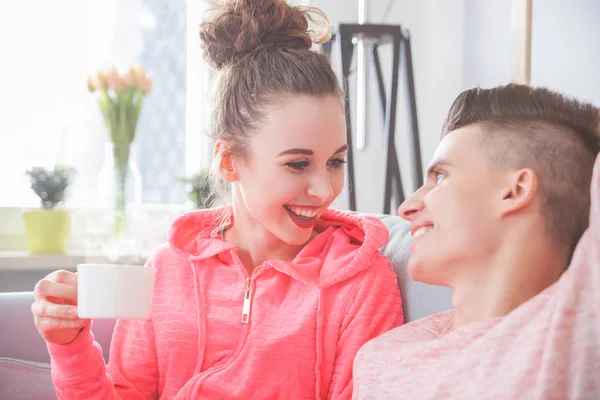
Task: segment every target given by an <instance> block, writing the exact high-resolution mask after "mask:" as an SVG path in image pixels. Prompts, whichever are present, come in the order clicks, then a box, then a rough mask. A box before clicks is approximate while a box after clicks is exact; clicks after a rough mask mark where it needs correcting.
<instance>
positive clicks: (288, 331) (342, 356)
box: [48, 209, 402, 400]
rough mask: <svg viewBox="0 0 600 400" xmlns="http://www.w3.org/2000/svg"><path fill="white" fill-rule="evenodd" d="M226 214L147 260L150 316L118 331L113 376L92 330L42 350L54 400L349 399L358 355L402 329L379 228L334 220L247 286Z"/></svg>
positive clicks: (343, 216)
mask: <svg viewBox="0 0 600 400" xmlns="http://www.w3.org/2000/svg"><path fill="white" fill-rule="evenodd" d="M223 211H224V210H223V209H217V210H205V211H198V212H193V213H190V214H187V215H184V216H182V217H181V218H179V219H178V220H177V221H175V223H174V224H173V227H172V229H171V233H170V238H169V244H168V245H165V246H163V247H161V248H159V249H158V250H157V252H156V254H155V255H154V256H153V257H152V258H151V260H150V262H149V266H150V267H153V268H156V269H157V271H156V274H157V275H156V287H155V290H154V300H153V310H152V317H151V319H150V320H147V321H140V320H137V321H136V320H121V321H118V323H117V325H116V327H115V332H114V335H113V340H112V343H111V359H110V362H109V364H108V366H106V367H105V365H104V362H103V360H102V356H101V349H100V348H99V346H98V344H97V343H95V342H94V340H93V336H92V334H91V332H90V330H89V329H87V330H84V331H83V332H81V333H80V335H79V336H78V337H77V338H76V339H75V340H74V341H73V342H72V343H70V344H68V345H54V344H48V349H49V352H50V355H51V360H52V378H53V381H54V384H55V388H56V392H57V395H58V398H59V399H73V400H75V399H76V400H82V399H86V400H112V399H126V400H138V399H159V398H160V399H186V400H187V399H325V398H327V399H350V397H351V395H352V361H353V359H354V356H355V355H356V352H357V351H358V349H359V348H360V346H362V345H363V344H364V343H365V342H367V341H368V340H369V339H371V338H373V337H376V336H377V335H379V334H381V333H383V332H385V331H387V330H389V329H391V328H393V327H396V326H397V325H398V324H400V323H401V322H402V307H401V303H400V293H399V290H398V285H397V280H396V275H395V274H394V272H393V270H392V266H391V265H390V263H389V261H388V260H387V259H385V258H384V257H382V256H381V254H380V252H379V249H380V248H381V247H382V246H384V245H385V244H386V243H387V239H388V232H387V229H386V228H385V226H384V225H383V224H382V223H381V222H380V221H379V220H377V219H376V218H372V217H365V216H360V215H358V214H355V213H350V212H340V211H335V210H329V211H327V212H326V213H325V215H324V216H323V217H322V219H321V220H320V221H319V224H318V230H319V232H321V233H320V234H319V235H318V236H317V237H316V238H315V239H313V240H312V241H311V242H310V243H309V244H308V245H306V246H305V247H304V248H303V249H302V251H301V252H300V253H299V254H298V255H297V257H296V258H295V259H294V260H292V261H291V262H284V261H277V260H272V261H266V262H265V263H264V264H263V265H261V266H258V267H257V268H256V269H255V270H254V272H253V273H252V275H250V276H249V275H248V274H247V272H246V270H245V268H244V267H243V265H242V264H241V262H240V260H239V257H238V253H237V250H236V249H235V247H233V246H232V245H230V244H228V243H226V242H224V241H222V240H221V239H220V238H219V237H218V236H217V234H216V233H215V231H216V228H218V227H219V224H220V222H221V217H222V214H223ZM225 211H226V212H227V213H228V214H231V210H230V209H225ZM243 318H246V319H247V322H248V323H244V322H242V319H243Z"/></svg>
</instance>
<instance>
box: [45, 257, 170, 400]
mask: <svg viewBox="0 0 600 400" xmlns="http://www.w3.org/2000/svg"><path fill="white" fill-rule="evenodd" d="M150 263H151V261H150V262H149V263H148V264H150ZM47 346H48V352H49V353H50V360H51V361H50V364H51V369H52V381H53V383H54V388H55V390H56V395H57V397H58V399H59V400H61V399H64V400H71V399H72V400H80V399H86V400H117V399H123V400H146V399H157V398H158V364H157V356H156V345H155V340H154V327H153V323H152V320H118V321H117V323H116V325H115V329H114V332H113V336H112V340H111V345H110V347H111V349H110V359H109V362H108V366H106V365H105V364H104V359H103V357H102V349H101V348H100V345H99V344H98V343H97V342H95V341H94V336H93V334H92V331H91V327H90V326H88V327H86V328H84V330H83V331H81V333H80V334H79V335H78V336H77V337H76V338H75V340H73V342H71V343H69V344H67V345H59V344H53V343H48V344H47Z"/></svg>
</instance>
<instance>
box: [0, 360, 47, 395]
mask: <svg viewBox="0 0 600 400" xmlns="http://www.w3.org/2000/svg"><path fill="white" fill-rule="evenodd" d="M0 399H7V400H8V399H10V400H32V399H35V400H55V399H56V393H55V392H54V386H53V385H52V378H51V376H50V365H49V364H46V363H39V362H34V361H22V360H15V359H12V358H6V357H0Z"/></svg>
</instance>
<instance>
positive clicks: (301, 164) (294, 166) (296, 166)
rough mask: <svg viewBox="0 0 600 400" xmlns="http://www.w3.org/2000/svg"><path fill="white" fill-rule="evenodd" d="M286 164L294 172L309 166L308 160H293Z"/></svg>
mask: <svg viewBox="0 0 600 400" xmlns="http://www.w3.org/2000/svg"><path fill="white" fill-rule="evenodd" d="M285 165H286V166H287V167H288V168H289V169H291V170H292V171H294V172H302V171H304V170H305V169H306V168H307V167H308V161H293V162H289V163H287V164H285Z"/></svg>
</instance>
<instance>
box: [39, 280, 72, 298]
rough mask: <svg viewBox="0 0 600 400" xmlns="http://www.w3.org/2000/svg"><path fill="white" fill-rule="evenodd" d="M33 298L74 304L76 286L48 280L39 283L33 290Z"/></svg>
mask: <svg viewBox="0 0 600 400" xmlns="http://www.w3.org/2000/svg"><path fill="white" fill-rule="evenodd" d="M33 296H34V297H35V299H36V300H41V299H47V298H49V297H52V298H58V299H63V300H65V302H68V303H71V304H76V302H77V286H72V285H69V284H66V283H59V282H56V281H53V280H51V279H48V278H44V279H42V280H41V281H39V282H38V283H37V284H36V285H35V288H34V289H33Z"/></svg>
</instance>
